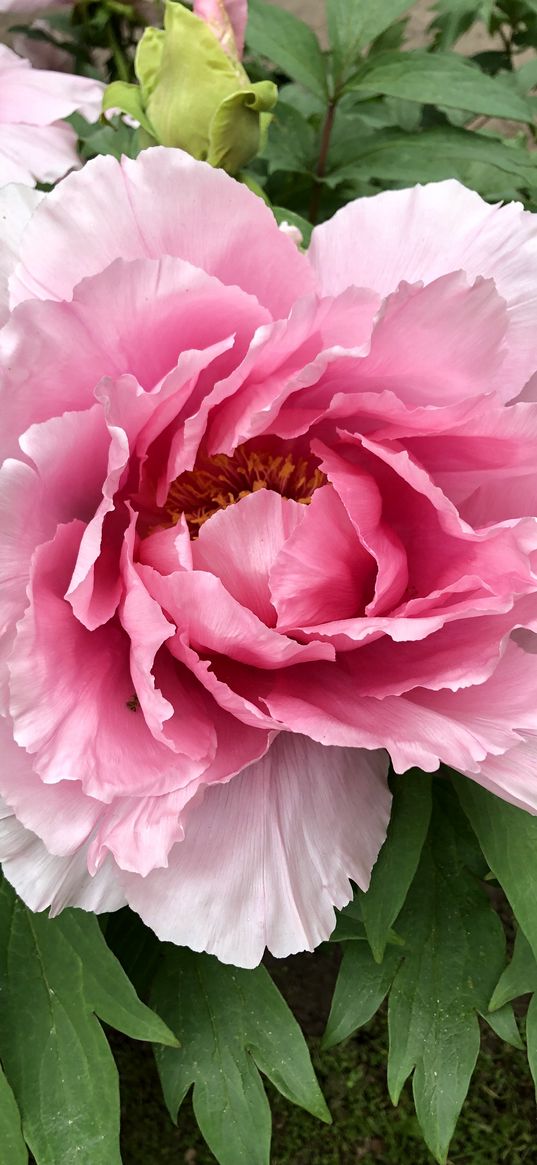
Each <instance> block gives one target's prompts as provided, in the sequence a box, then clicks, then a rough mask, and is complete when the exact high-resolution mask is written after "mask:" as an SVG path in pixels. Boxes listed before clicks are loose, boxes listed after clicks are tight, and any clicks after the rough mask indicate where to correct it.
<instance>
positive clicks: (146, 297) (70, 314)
mask: <svg viewBox="0 0 537 1165" xmlns="http://www.w3.org/2000/svg"><path fill="white" fill-rule="evenodd" d="M266 318H267V313H266V311H264V310H263V309H261V308H260V307H259V304H258V303H257V301H256V300H255V299H254V298H253V297H252V296H249V295H246V294H245V293H244V292H242V291H240V290H239V289H238V288H233V287H225V286H224V285H223V284H221V283H220V282H219V281H218V279H214V278H211V277H210V276H208V275H206V274H205V273H204V272H203V271H200V270H198V269H197V268H195V267H193V266H192V265H191V264H190V263H186V262H184V261H183V260H182V259H177V258H171V257H169V256H164V257H163V258H160V259H158V260H149V259H140V260H136V261H134V262H129V263H127V262H123V260H118V261H117V262H116V263H114V264H112V266H111V267H110V268H108V269H107V270H106V271H104V272H102V274H100V275H97V276H95V277H94V278H93V279H88V280H85V281H84V282H83V283H82V284H81V285H80V286H79V287H77V289H76V292H75V294H74V298H73V301H72V302H69V303H61V304H60V303H58V304H57V303H40V302H35V301H33V302H30V303H25V304H23V305H21V306H20V307H19V308H18V310H17V311H15V312H14V313H13V315H12V318H11V320H10V321H9V323H8V324H7V325H6V327H5V328H4V329H3V331H2V334H1V343H0V367H1V368H2V373H3V378H2V379H3V388H2V391H3V393H5V394H8V395H9V399H10V408H9V429H8V431H7V433H6V436H5V437H4V444H3V447H4V449H5V450H6V452H7V453H10V452H12V451H13V448H14V443H15V440H16V438H17V437H18V435H19V433H21V432H23V431H24V430H25V429H26V428H27V427H28V425H29V424H31V423H32V422H35V421H40V420H46V419H48V418H49V417H52V416H55V415H57V414H58V413H60V412H64V411H65V410H67V409H86V408H88V407H89V406H90V405H91V404H93V403H94V393H95V389H96V386H97V385H98V384H100V383H101V381H102V380H103V378H108V381H107V382H106V384H105V385H104V387H103V389H102V391H101V393H100V399H101V400H102V401H103V403H105V404H106V408H107V410H108V412H109V416H110V419H111V423H118V422H120V423H121V421H124V420H125V419H129V420H130V421H131V423H132V418H133V414H134V417H135V418H137V422H138V430H139V429H140V428H141V426H142V424H143V423H147V422H148V420H149V418H150V417H151V415H152V414H153V413H154V412H155V411H156V409H157V406H158V405H159V404H160V403H161V401H162V400H164V399H167V398H168V397H170V396H172V395H174V394H176V395H178V396H180V394H181V393H182V394H183V396H182V397H180V404H181V406H183V405H184V403H185V398H188V396H189V395H190V394H191V392H192V391H193V389H194V387H195V385H196V382H197V378H198V376H199V375H200V373H201V372H202V371H203V369H205V368H206V367H207V366H208V365H211V364H213V362H214V367H213V376H216V377H218V376H219V375H222V376H225V375H227V374H228V372H229V371H230V370H231V368H233V367H234V365H235V364H236V363H240V361H241V360H242V358H243V355H244V352H245V351H246V349H247V347H248V344H249V342H250V339H251V337H252V335H253V334H254V332H255V329H256V328H257V327H258V326H259V325H260V324H262V323H263V322H264V321H265V320H266ZM228 353H229V354H228ZM219 358H220V359H219ZM171 369H173V370H174V371H175V374H176V375H175V377H174V379H173V381H172V382H171V384H169V385H164V384H161V381H162V379H163V378H164V377H166V375H167V374H168V373H169V372H170V370H171ZM124 373H129V374H130V376H131V382H130V383H131V384H132V383H133V379H132V378H135V379H136V380H138V382H139V385H140V386H141V387H140V389H139V392H138V393H136V392H135V391H131V393H130V405H129V403H128V400H129V396H128V393H127V392H126V388H125V385H123V388H122V374H124ZM114 383H115V386H114ZM142 388H143V389H144V390H147V394H148V395H149V394H150V392H151V390H153V389H155V391H156V395H155V397H154V398H151V397H150V398H149V399H148V400H147V399H145V400H144V399H143V398H141V397H140V393H141V392H142ZM121 397H122V398H123V399H120V398H121ZM172 406H173V402H172ZM177 411H178V409H177V406H176V407H175V413H177ZM173 415H174V414H173V412H172V416H173ZM166 423H168V422H167V421H166ZM128 428H129V431H130V433H131V435H132V432H133V430H132V427H130V426H128ZM138 430H137V431H138ZM161 431H162V424H160V427H159V428H158V429H157V433H160V432H161ZM10 432H13V445H10V444H9V443H8V436H9V434H10Z"/></svg>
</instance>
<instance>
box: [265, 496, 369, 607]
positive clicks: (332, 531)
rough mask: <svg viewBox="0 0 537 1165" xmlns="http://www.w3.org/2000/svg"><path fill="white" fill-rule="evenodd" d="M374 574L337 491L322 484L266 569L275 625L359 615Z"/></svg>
mask: <svg viewBox="0 0 537 1165" xmlns="http://www.w3.org/2000/svg"><path fill="white" fill-rule="evenodd" d="M375 573H376V572H375V564H374V561H373V559H372V558H371V555H370V554H368V553H367V551H366V550H365V549H364V547H363V546H362V545H361V543H360V541H359V539H358V537H357V534H356V530H355V529H354V526H353V525H352V522H351V521H350V519H349V517H348V515H347V511H346V510H345V507H344V505H343V503H342V502H341V500H340V498H339V497H338V495H337V493H336V492H335V490H334V489H333V487H332V486H330V485H325V486H322V487H321V488H320V489H317V490H315V493H314V494H313V497H312V499H311V502H310V504H309V506H308V507H307V510H306V514H305V517H304V520H303V522H301V523H300V525H299V526H298V527H297V529H296V530H294V532H293V533H292V534H291V535H290V537H289V539H288V541H287V542H286V543H285V545H284V546H283V547H282V549H281V550H280V553H279V555H278V557H277V559H276V561H275V563H274V565H273V567H272V569H271V572H270V591H271V595H272V603H273V605H274V607H275V609H276V611H277V613H278V627H279V628H281V629H282V630H284V629H285V628H288V629H289V628H299V627H308V626H310V625H311V624H312V623H319V622H321V621H323V622H324V621H327V622H328V621H329V620H330V619H345V618H351V617H352V616H355V615H361V614H363V611H364V608H365V606H366V604H367V602H368V600H369V598H370V597H371V594H372V592H373V589H374V585H375Z"/></svg>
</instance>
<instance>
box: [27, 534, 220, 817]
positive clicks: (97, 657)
mask: <svg viewBox="0 0 537 1165" xmlns="http://www.w3.org/2000/svg"><path fill="white" fill-rule="evenodd" d="M81 527H82V524H81V523H79V522H72V523H71V524H70V525H68V526H60V527H58V531H57V533H56V535H55V537H54V539H53V540H52V541H51V542H48V543H46V544H44V545H43V546H41V547H40V548H39V549H38V550H37V551H36V553H35V557H34V568H33V574H32V580H31V587H30V589H29V598H30V604H29V606H28V608H27V610H26V613H25V615H24V618H23V620H22V621H21V623H20V624H19V627H18V632H17V637H16V640H15V644H14V648H13V651H12V655H11V658H10V663H9V666H10V673H11V682H10V689H11V714H12V717H13V720H14V725H15V727H14V736H15V739H16V741H17V743H18V744H20V745H21V746H23V747H24V748H26V749H27V750H28V752H30V753H32V754H33V755H34V756H35V760H34V765H35V768H36V771H37V772H39V774H40V775H41V777H42V779H43V780H44V781H45V783H50V784H56V783H57V782H58V781H63V780H76V781H80V783H81V785H82V788H83V789H84V792H85V793H87V794H88V795H89V796H94V797H96V798H98V799H99V800H101V801H107V802H110V801H112V800H113V798H114V797H115V796H119V795H124V794H127V793H128V794H133V795H135V796H136V795H138V796H140V795H145V794H147V793H151V794H154V795H158V794H160V793H163V792H169V791H171V790H173V789H177V788H180V787H181V786H183V785H184V784H186V783H188V781H189V780H193V779H194V778H195V777H197V776H199V775H200V773H202V772H203V771H204V770H205V769H206V768H207V766H208V764H209V763H210V761H211V759H212V756H213V754H214V746H213V747H210V748H209V750H208V741H211V740H212V731H211V725H210V721H209V720H208V719H204V718H202V717H201V716H200V699H199V696H198V692H197V690H196V687H195V685H194V683H193V681H192V679H191V677H190V675H189V673H188V672H187V671H186V670H183V671H182V672H180V671H179V669H177V684H178V689H177V691H175V692H174V697H175V698H176V699H177V707H178V708H179V709H180V712H179V713H178V715H179V716H180V717H182V718H184V723H185V726H186V728H185V733H184V736H183V743H184V751H183V752H182V753H180V752H178V751H174V750H173V749H170V748H169V747H166V746H164V745H163V744H160V743H158V742H157V741H156V740H154V739H153V737H152V736H151V733H150V732H149V729H148V727H147V725H146V723H145V719H144V716H143V714H142V712H141V709H140V708H137V707H136V703H134V707H133V700H134V697H135V690H134V684H133V680H132V677H131V675H130V671H129V641H128V638H127V636H126V635H125V633H124V631H123V630H122V629H121V628H120V627H119V626H117V625H116V624H115V623H114V624H110V625H108V626H107V627H103V628H100V629H99V630H97V631H93V632H88V631H86V629H85V628H84V627H82V626H81V624H80V623H79V622H78V621H77V620H76V619H75V618H74V616H73V614H72V611H71V608H70V606H69V604H68V603H66V602H65V599H64V598H63V595H64V593H65V588H66V580H68V579H69V577H70V574H71V573H72V569H73V561H74V557H75V555H76V551H77V547H78V543H79V541H80V534H81ZM119 740H120V741H121V748H118V741H119Z"/></svg>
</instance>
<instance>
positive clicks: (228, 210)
mask: <svg viewBox="0 0 537 1165" xmlns="http://www.w3.org/2000/svg"><path fill="white" fill-rule="evenodd" d="M208 223H210V224H211V229H210V230H208V229H207V224H208ZM82 239H85V240H87V245H86V246H81V240H82ZM162 255H178V256H180V257H181V258H182V259H185V260H186V261H188V262H190V263H193V264H194V265H195V266H196V267H201V268H203V270H204V271H206V272H208V274H210V275H215V276H216V277H217V278H218V279H220V280H221V282H222V283H225V284H230V285H236V286H239V287H241V288H242V289H243V290H244V291H247V292H249V293H250V294H251V295H254V296H256V298H257V299H258V300H259V302H260V303H262V304H263V305H264V306H265V307H267V308H268V309H269V310H270V312H271V313H272V315H273V316H274V317H275V318H278V317H279V316H285V315H287V313H288V311H289V309H290V308H291V306H292V304H293V302H294V301H295V299H297V298H299V296H301V295H307V294H308V293H309V292H311V291H312V290H313V288H314V286H315V280H314V276H313V274H312V270H311V267H310V265H309V264H308V262H307V260H306V259H305V258H304V256H303V255H301V254H300V253H299V251H298V250H297V248H296V247H295V245H294V243H292V242H291V241H290V240H289V239H287V238H285V236H284V235H282V233H281V231H280V230H279V229H278V225H277V223H276V220H275V218H274V216H273V214H272V212H271V211H270V210H269V208H268V207H267V206H265V204H264V203H263V201H262V199H260V198H258V197H257V195H255V194H252V193H251V192H250V191H249V190H247V188H246V187H245V186H243V185H241V184H240V183H239V182H236V181H235V180H234V179H233V178H229V177H228V175H227V174H225V173H224V172H223V170H215V169H213V167H212V166H209V165H208V164H207V163H205V162H197V161H195V160H194V159H193V158H191V157H190V156H189V155H188V154H185V153H183V152H182V150H174V149H169V148H164V147H155V148H154V149H149V150H143V151H142V153H141V154H140V155H139V157H138V158H136V159H135V160H132V159H131V158H123V159H122V161H121V162H117V161H116V159H115V158H112V157H110V156H108V157H99V158H95V159H94V160H92V161H90V162H87V163H86V165H85V166H84V168H83V170H81V171H80V173H79V174H76V175H74V174H73V175H71V176H70V177H69V179H68V181H67V182H64V183H62V185H61V186H59V187H57V188H56V189H55V190H53V191H52V192H51V194H50V195H48V196H47V198H46V200H45V203H44V204H43V206H42V207H41V213H40V215H39V218H36V219H35V221H33V223H32V226H31V228H29V230H28V231H27V233H26V236H25V239H24V244H23V248H22V252H21V263H20V266H19V268H18V271H17V275H16V277H15V278H14V279H13V281H12V302H13V303H18V302H19V301H20V300H21V299H27V298H29V297H32V296H35V297H36V298H38V299H43V298H52V299H68V298H69V297H70V295H71V293H72V290H73V288H74V287H75V286H76V284H77V283H79V282H80V280H81V279H84V277H85V276H87V275H94V274H95V273H96V272H98V271H102V270H103V269H104V268H105V267H107V266H109V264H110V263H112V262H113V261H114V259H117V258H118V257H121V258H123V259H126V260H128V259H137V258H140V257H142V256H145V257H147V258H160V257H161V256H162Z"/></svg>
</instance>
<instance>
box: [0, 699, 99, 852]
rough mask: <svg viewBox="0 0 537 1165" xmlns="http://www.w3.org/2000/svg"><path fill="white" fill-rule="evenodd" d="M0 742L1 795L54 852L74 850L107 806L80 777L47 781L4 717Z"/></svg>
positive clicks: (82, 841)
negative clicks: (84, 786)
mask: <svg viewBox="0 0 537 1165" xmlns="http://www.w3.org/2000/svg"><path fill="white" fill-rule="evenodd" d="M0 746H1V749H2V768H1V771H0V797H2V798H3V799H4V801H5V802H6V804H7V805H9V807H10V809H11V810H12V812H13V813H15V814H16V815H17V819H18V820H19V821H20V823H21V825H23V826H24V828H25V829H30V830H31V831H32V833H35V834H37V837H39V838H40V840H41V841H42V842H43V843H44V844H45V845H46V847H47V849H48V850H49V852H50V853H51V854H54V855H55V856H56V857H68V856H70V855H71V854H75V853H76V852H77V850H79V849H80V847H81V846H83V845H84V844H85V843H86V842H87V840H88V838H89V836H90V835H91V833H92V832H93V829H94V828H95V825H96V824H97V822H98V821H99V819H100V817H101V815H102V814H103V812H104V811H105V810H106V808H107V806H105V805H103V804H102V802H101V801H97V800H96V799H95V798H94V797H88V796H86V794H85V793H83V791H82V789H81V787H80V785H79V784H78V782H77V781H59V782H58V784H57V785H44V784H43V782H42V780H41V778H40V777H39V776H38V775H37V773H36V772H35V770H34V768H33V766H32V757H31V756H29V755H28V753H27V752H26V751H25V749H23V748H19V747H18V746H17V745H16V744H15V742H14V740H13V731H12V725H11V723H10V722H9V720H7V719H4V718H3V717H0Z"/></svg>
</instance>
